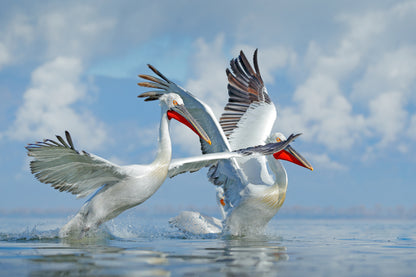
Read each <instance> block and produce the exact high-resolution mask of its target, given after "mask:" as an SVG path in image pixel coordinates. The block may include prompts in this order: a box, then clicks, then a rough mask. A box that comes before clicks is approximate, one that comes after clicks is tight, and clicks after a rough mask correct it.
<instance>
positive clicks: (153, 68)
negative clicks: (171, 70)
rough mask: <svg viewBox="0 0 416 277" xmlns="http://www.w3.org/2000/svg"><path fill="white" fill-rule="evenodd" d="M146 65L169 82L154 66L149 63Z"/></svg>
mask: <svg viewBox="0 0 416 277" xmlns="http://www.w3.org/2000/svg"><path fill="white" fill-rule="evenodd" d="M147 67H148V68H150V70H152V71H153V72H154V73H155V74H156V75H158V76H159V77H160V78H162V79H163V80H165V81H166V82H168V83H171V81H169V79H168V78H166V77H165V75H163V74H162V73H161V72H160V71H159V70H157V69H156V67H154V66H153V65H151V64H147Z"/></svg>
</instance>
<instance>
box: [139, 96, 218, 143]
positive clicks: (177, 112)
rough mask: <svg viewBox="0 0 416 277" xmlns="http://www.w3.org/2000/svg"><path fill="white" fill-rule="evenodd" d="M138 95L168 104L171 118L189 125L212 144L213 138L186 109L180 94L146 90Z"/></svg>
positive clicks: (147, 99)
mask: <svg viewBox="0 0 416 277" xmlns="http://www.w3.org/2000/svg"><path fill="white" fill-rule="evenodd" d="M138 97H146V99H145V100H144V101H153V100H159V101H160V104H161V105H164V106H166V109H167V112H166V113H167V116H168V119H169V120H170V119H172V118H174V119H176V120H177V121H179V122H181V123H182V124H184V125H186V126H188V128H190V129H191V130H192V131H194V132H195V133H196V134H197V135H198V136H199V137H200V138H201V139H203V140H205V141H206V142H207V143H208V144H211V140H210V138H209V137H208V135H207V133H206V132H205V131H204V129H202V127H201V126H200V125H199V123H198V122H197V121H196V120H195V119H194V118H193V116H192V115H191V114H190V113H189V111H188V110H187V109H186V107H185V105H184V103H183V100H182V98H181V97H180V96H179V95H178V94H176V93H158V92H145V93H142V94H140V95H139V96H138Z"/></svg>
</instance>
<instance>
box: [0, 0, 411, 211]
mask: <svg viewBox="0 0 416 277" xmlns="http://www.w3.org/2000/svg"><path fill="white" fill-rule="evenodd" d="M208 2H209V3H208ZM415 27H416V2H415V1H360V3H359V4H358V3H357V4H351V2H350V1H239V2H238V3H232V2H231V1H230V2H226V1H205V2H199V1H174V2H172V1H154V2H153V3H149V2H148V1H118V2H111V1H86V2H74V1H56V2H55V1H42V2H41V3H38V2H33V1H13V2H10V1H9V2H7V3H3V4H2V9H1V11H0V97H1V101H0V151H1V158H0V174H1V176H2V178H1V182H0V191H1V193H0V210H2V211H10V210H25V209H29V210H36V209H40V210H42V209H50V210H52V209H56V210H62V209H63V210H65V209H76V208H78V207H80V206H81V204H82V202H83V200H79V199H78V200H77V199H75V197H73V196H72V195H70V194H67V193H60V192H58V191H55V190H53V189H52V188H50V187H49V186H48V185H45V184H42V183H39V182H38V181H37V180H36V179H35V178H34V177H33V176H32V175H31V174H30V172H29V165H28V163H29V158H28V157H27V156H26V151H25V149H24V146H25V145H26V144H27V143H31V142H34V141H37V140H41V139H44V138H53V137H54V135H55V134H61V135H62V134H63V133H64V131H65V130H69V131H70V132H71V133H72V136H73V139H74V142H75V144H76V146H77V148H78V149H83V150H86V151H88V152H92V153H95V154H97V155H99V156H102V157H104V158H106V159H109V160H111V161H113V162H116V163H120V164H132V163H148V162H151V161H152V159H153V158H154V155H155V151H156V141H157V135H158V131H157V130H158V124H159V119H160V111H159V107H158V105H157V103H145V102H143V101H142V100H141V99H137V98H136V96H137V95H138V94H139V93H141V92H143V91H145V90H144V89H142V88H139V87H138V86H137V85H136V83H137V82H138V81H139V79H138V78H137V75H138V74H143V73H150V71H149V70H148V68H147V67H146V64H147V63H151V64H153V65H154V66H156V67H157V68H158V69H159V70H160V71H161V72H163V73H164V74H165V75H166V76H168V77H169V78H171V79H172V80H174V81H175V82H177V84H179V85H180V86H182V87H184V88H186V89H187V90H189V91H192V92H193V93H194V94H195V95H196V96H198V97H199V98H201V99H203V100H204V101H206V102H207V103H208V104H209V105H211V106H212V108H213V109H214V112H215V113H216V115H217V116H219V115H220V114H221V112H222V108H223V106H224V105H225V103H226V100H227V91H226V76H225V68H226V67H227V66H228V62H229V60H230V59H231V58H233V57H235V56H237V55H238V53H239V50H240V49H242V50H244V51H245V53H246V54H247V56H249V57H251V55H252V53H253V50H254V49H255V48H258V49H259V65H260V70H261V72H262V75H263V77H264V79H265V81H266V85H267V88H268V91H269V94H270V96H271V98H272V100H273V101H274V102H275V103H276V105H277V107H278V119H277V121H276V124H275V127H274V130H275V131H281V132H283V133H285V134H286V135H289V134H290V133H298V132H302V133H303V135H302V136H301V137H299V138H298V139H297V140H296V142H295V143H294V144H293V146H294V147H295V149H297V151H298V152H300V153H302V154H303V155H304V156H305V157H307V158H308V160H309V161H310V162H311V163H312V164H313V166H314V168H315V170H314V171H313V172H310V171H308V170H305V169H303V168H300V167H297V166H295V165H292V164H288V163H285V166H286V169H287V171H288V176H289V189H288V194H287V197H286V203H285V205H284V208H290V207H296V206H305V207H320V208H322V207H334V208H348V207H354V206H365V207H374V206H383V207H397V206H402V207H404V208H409V209H410V208H412V207H414V206H415V205H416V200H415V195H416V186H415V182H414V178H415V176H416V174H415V171H414V170H415V166H416V155H415V150H416V149H415V142H416V93H415V89H416V66H415V64H416V36H415V34H414V29H415ZM171 125H172V126H171V127H172V128H171V131H172V132H171V135H172V138H173V145H174V147H173V153H174V157H186V156H191V155H196V154H199V152H198V151H199V145H198V139H197V137H196V136H194V135H192V133H190V131H188V130H187V129H185V128H184V127H182V126H179V125H178V124H177V123H172V124H171ZM143 205H146V207H148V208H149V209H157V208H159V207H164V208H166V207H167V208H169V207H173V208H189V207H193V208H195V209H204V208H207V207H215V199H214V188H213V186H212V185H211V184H210V183H209V182H208V181H207V178H206V170H202V171H201V172H198V173H194V174H186V175H181V176H178V177H175V178H174V179H171V180H167V181H166V182H165V184H164V185H163V186H162V187H161V189H160V190H159V191H158V192H157V193H156V194H155V195H154V196H153V197H152V198H151V199H150V200H148V201H147V202H146V203H144V204H143Z"/></svg>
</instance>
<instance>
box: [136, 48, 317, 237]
mask: <svg viewBox="0 0 416 277" xmlns="http://www.w3.org/2000/svg"><path fill="white" fill-rule="evenodd" d="M253 63H254V68H255V70H253V68H252V66H251V65H250V63H249V62H248V60H247V58H246V57H245V55H244V53H243V52H242V51H241V52H240V55H239V57H238V58H236V59H232V60H231V62H230V65H231V71H230V70H229V69H227V70H226V74H227V77H228V81H229V83H228V94H229V99H228V103H227V104H226V106H225V108H224V113H223V114H222V116H221V118H220V120H219V121H218V120H217V119H216V118H215V116H214V114H213V112H212V110H211V109H210V107H209V106H208V105H206V104H205V103H203V102H202V101H201V100H200V99H198V98H197V97H195V96H194V95H192V94H191V93H190V92H188V91H186V90H184V89H183V88H181V87H179V86H178V85H176V84H175V83H173V82H172V81H170V80H169V79H167V78H166V77H165V76H164V75H163V74H161V73H160V72H159V71H158V70H157V69H156V68H154V67H153V66H151V65H148V66H149V68H150V69H151V70H152V71H153V72H154V73H155V74H156V75H158V76H159V77H160V78H161V79H160V78H157V77H153V76H149V75H139V76H140V77H141V78H143V79H146V80H149V81H152V82H153V83H151V84H153V85H149V83H148V82H144V83H139V85H141V86H145V87H153V88H159V89H161V92H163V93H169V92H174V93H177V94H179V95H180V96H181V97H182V99H183V101H184V103H185V105H186V106H187V108H188V110H189V112H190V113H191V114H192V115H193V117H194V118H195V119H196V120H198V122H199V123H200V124H201V126H203V128H204V130H206V131H207V134H208V135H209V137H210V138H211V139H212V141H213V144H212V145H209V144H207V143H206V142H204V141H203V140H200V141H201V149H202V153H203V154H205V153H215V152H225V151H233V150H234V149H239V148H243V147H250V146H253V145H259V144H264V143H265V142H272V141H274V142H276V141H278V142H279V141H285V140H286V138H285V136H284V135H283V134H281V133H272V134H271V131H272V128H273V125H274V122H275V119H276V108H275V106H274V104H273V102H272V101H271V100H270V97H269V95H268V93H267V90H266V87H265V85H264V82H263V80H262V78H261V75H260V70H259V67H258V63H257V50H256V51H255V52H254V56H253ZM279 160H287V161H290V162H292V163H295V164H297V165H300V166H303V167H305V168H308V169H310V170H313V168H312V166H311V165H310V163H309V162H308V161H307V160H306V159H305V158H303V157H302V156H301V155H300V154H299V153H297V152H296V151H295V150H294V149H293V148H292V147H291V146H290V145H289V146H288V147H286V148H285V149H283V150H280V151H277V152H275V153H274V154H273V155H267V156H249V157H239V158H231V159H228V160H220V161H218V162H216V163H215V164H214V165H213V166H211V168H210V169H209V170H208V178H209V180H210V181H211V182H212V183H214V184H215V185H217V202H218V203H219V207H220V209H221V212H222V214H223V219H222V220H219V219H216V218H212V217H208V216H205V215H201V214H200V213H198V212H182V213H181V214H180V215H179V216H177V217H175V218H173V219H171V221H170V222H171V224H172V225H174V226H176V227H177V228H179V229H181V230H183V231H185V232H190V233H219V232H223V233H227V234H232V235H244V234H247V233H250V232H252V231H256V230H260V229H262V228H264V227H265V226H266V224H267V223H268V222H269V221H270V219H271V218H272V217H273V216H274V215H275V214H276V213H277V211H278V210H279V209H280V207H281V206H282V204H283V202H284V200H285V197H286V190H287V183H288V180H287V173H286V170H285V169H284V167H283V166H282V164H281V163H280V161H279ZM186 171H187V169H186V168H184V169H183V170H181V169H180V168H179V169H178V170H177V174H179V173H183V172H186ZM172 176H173V175H170V177H172Z"/></svg>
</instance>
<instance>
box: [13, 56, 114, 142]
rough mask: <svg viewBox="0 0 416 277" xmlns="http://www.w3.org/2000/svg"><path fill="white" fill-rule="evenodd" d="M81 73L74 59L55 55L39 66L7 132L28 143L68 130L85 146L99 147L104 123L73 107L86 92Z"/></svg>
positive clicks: (103, 134) (104, 137) (78, 63)
mask: <svg viewBox="0 0 416 277" xmlns="http://www.w3.org/2000/svg"><path fill="white" fill-rule="evenodd" d="M81 73H82V64H81V61H80V60H79V59H76V58H68V57H58V58H56V59H54V60H52V61H50V62H47V63H45V64H43V65H41V66H40V67H38V68H37V69H36V70H35V71H34V72H33V73H32V81H31V86H30V87H29V88H28V89H27V90H26V92H25V93H24V96H23V104H22V105H21V106H20V107H19V109H18V111H17V114H16V120H15V121H14V123H13V125H12V127H11V128H10V129H9V130H8V131H7V133H6V135H7V136H8V137H9V138H12V139H17V140H23V141H28V142H29V141H30V140H34V139H36V140H39V139H42V138H53V136H54V135H55V134H61V135H63V132H64V130H68V131H70V132H71V133H72V135H73V137H74V139H75V140H76V141H79V143H80V144H81V145H82V146H85V147H87V148H88V149H91V150H93V149H96V148H98V147H99V146H101V145H102V144H103V143H104V141H105V139H106V132H105V126H104V124H103V123H102V122H99V121H98V120H97V119H95V118H94V117H93V116H92V115H91V114H90V113H89V112H87V111H78V110H76V109H75V107H74V105H75V104H77V102H78V101H79V100H82V99H84V98H85V96H86V92H87V88H86V86H85V85H84V84H83V83H82V82H81V80H80V75H81Z"/></svg>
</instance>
